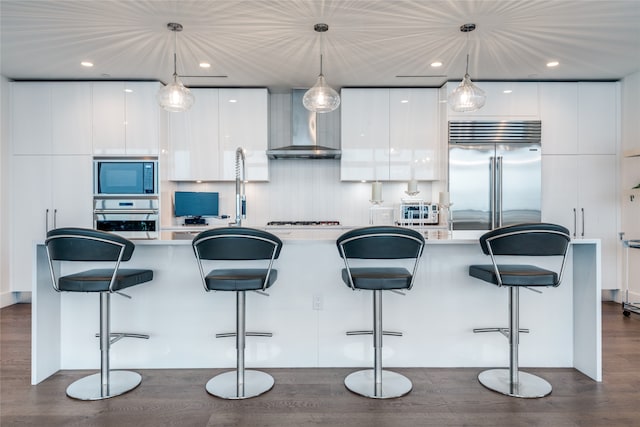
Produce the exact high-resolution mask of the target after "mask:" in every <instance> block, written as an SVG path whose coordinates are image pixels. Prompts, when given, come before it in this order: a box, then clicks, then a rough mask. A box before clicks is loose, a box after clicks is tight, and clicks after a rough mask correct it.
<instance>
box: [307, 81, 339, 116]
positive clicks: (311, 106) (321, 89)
mask: <svg viewBox="0 0 640 427" xmlns="http://www.w3.org/2000/svg"><path fill="white" fill-rule="evenodd" d="M302 104H303V105H304V107H305V108H306V109H307V110H309V111H315V112H316V113H328V112H330V111H333V110H335V109H336V108H338V107H339V106H340V95H338V92H336V91H335V90H333V89H332V88H331V86H329V85H327V82H326V81H325V79H324V76H323V75H322V74H320V75H319V76H318V80H317V81H316V84H315V85H313V87H312V88H311V89H309V90H308V91H307V92H306V93H305V94H304V97H303V98H302Z"/></svg>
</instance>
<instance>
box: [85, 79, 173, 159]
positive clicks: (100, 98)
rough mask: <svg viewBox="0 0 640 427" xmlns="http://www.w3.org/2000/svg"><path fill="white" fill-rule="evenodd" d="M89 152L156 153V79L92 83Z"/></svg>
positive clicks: (157, 124)
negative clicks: (90, 146) (91, 133)
mask: <svg viewBox="0 0 640 427" xmlns="http://www.w3.org/2000/svg"><path fill="white" fill-rule="evenodd" d="M92 86H93V104H92V110H91V111H92V117H93V153H94V154H96V155H140V156H144V155H157V154H158V147H159V135H160V123H161V120H160V116H161V114H164V113H163V110H162V109H161V108H160V106H159V105H158V102H157V100H156V95H157V93H158V90H159V89H160V83H157V82H95V83H93V85H92Z"/></svg>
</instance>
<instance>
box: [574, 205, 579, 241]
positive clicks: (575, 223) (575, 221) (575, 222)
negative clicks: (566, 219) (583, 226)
mask: <svg viewBox="0 0 640 427" xmlns="http://www.w3.org/2000/svg"><path fill="white" fill-rule="evenodd" d="M577 230H578V213H577V212H576V208H573V238H574V239H575V238H576V231H577Z"/></svg>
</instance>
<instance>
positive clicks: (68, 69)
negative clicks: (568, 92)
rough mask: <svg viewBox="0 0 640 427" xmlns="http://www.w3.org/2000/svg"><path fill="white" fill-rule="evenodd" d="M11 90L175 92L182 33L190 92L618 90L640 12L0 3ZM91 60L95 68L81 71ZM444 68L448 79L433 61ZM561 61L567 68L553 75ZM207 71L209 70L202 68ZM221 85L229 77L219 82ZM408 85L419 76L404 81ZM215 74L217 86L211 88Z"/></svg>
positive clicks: (560, 5) (638, 36)
mask: <svg viewBox="0 0 640 427" xmlns="http://www.w3.org/2000/svg"><path fill="white" fill-rule="evenodd" d="M0 14H1V21H0V24H1V40H0V41H1V46H0V47H1V57H0V59H1V64H0V65H1V68H0V70H1V74H2V75H4V76H6V77H8V78H10V79H74V80H75V79H79V80H100V79H112V80H118V79H127V80H129V79H135V80H137V79H141V80H160V81H163V82H165V83H166V82H167V81H168V80H169V79H170V77H171V74H172V72H173V43H174V33H172V32H170V31H169V30H167V28H166V24H167V23H168V22H178V23H181V24H182V25H183V26H184V31H182V32H181V33H179V34H178V73H179V74H180V75H186V76H202V77H184V78H183V81H184V82H185V84H186V85H187V86H259V87H263V86H266V87H269V88H271V89H272V90H274V91H278V90H286V89H288V88H291V87H308V86H311V85H312V84H313V83H314V82H315V79H316V77H317V74H318V72H319V66H320V65H319V56H320V39H321V37H320V36H319V35H318V33H315V32H314V31H313V25H314V24H315V23H318V22H324V23H327V24H328V25H329V31H328V32H327V33H324V35H323V36H322V40H323V41H322V45H323V51H324V74H325V77H326V79H327V81H328V83H329V84H330V85H332V86H333V87H334V88H336V89H337V88H340V87H344V86H427V87H429V86H431V87H438V86H441V85H442V84H443V83H444V82H445V81H446V80H455V79H460V78H461V77H462V75H463V74H464V68H465V56H466V52H467V35H466V34H463V33H461V32H460V30H459V27H460V26H461V25H462V24H465V23H475V24H476V25H477V29H476V30H475V31H473V32H471V33H469V35H468V37H469V44H468V46H469V50H470V64H469V67H470V70H469V71H470V74H471V78H472V79H473V80H475V81H478V80H617V79H620V78H622V77H624V76H626V75H628V74H631V73H633V72H636V71H639V70H640V28H639V23H640V0H622V1H617V0H600V1H598V0H590V1H585V0H511V1H506V0H504V1H498V0H488V1H485V0H477V1H462V0H448V1H444V0H436V1H427V0H207V1H205V0H173V1H168V0H1V1H0ZM82 60H89V61H91V62H93V63H94V64H95V66H94V67H93V68H89V69H87V68H83V67H81V66H80V61H82ZM435 60H439V61H442V62H443V63H444V65H443V66H442V67H441V68H439V69H433V68H431V67H430V65H429V64H430V63H431V62H433V61H435ZM550 60H557V61H559V62H560V65H559V66H558V67H556V68H553V69H551V68H547V67H546V63H547V62H548V61H550ZM201 61H208V62H210V63H211V64H212V67H211V68H210V69H209V70H204V69H201V68H199V67H198V64H199V62H201ZM218 75H226V76H228V77H226V78H221V77H211V76H218ZM398 75H411V76H422V77H397V76H398ZM205 76H208V77H205Z"/></svg>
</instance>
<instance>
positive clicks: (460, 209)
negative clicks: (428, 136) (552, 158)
mask: <svg viewBox="0 0 640 427" xmlns="http://www.w3.org/2000/svg"><path fill="white" fill-rule="evenodd" d="M540 135H541V122H540V121H495V122H492V121H451V122H449V193H450V200H451V207H450V209H452V211H451V216H452V220H453V229H454V230H491V229H494V228H497V227H501V226H505V225H510V224H516V223H521V222H539V221H540V218H541V213H540V203H541V199H540V198H541V190H540V188H541V150H540V148H541V147H540Z"/></svg>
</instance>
